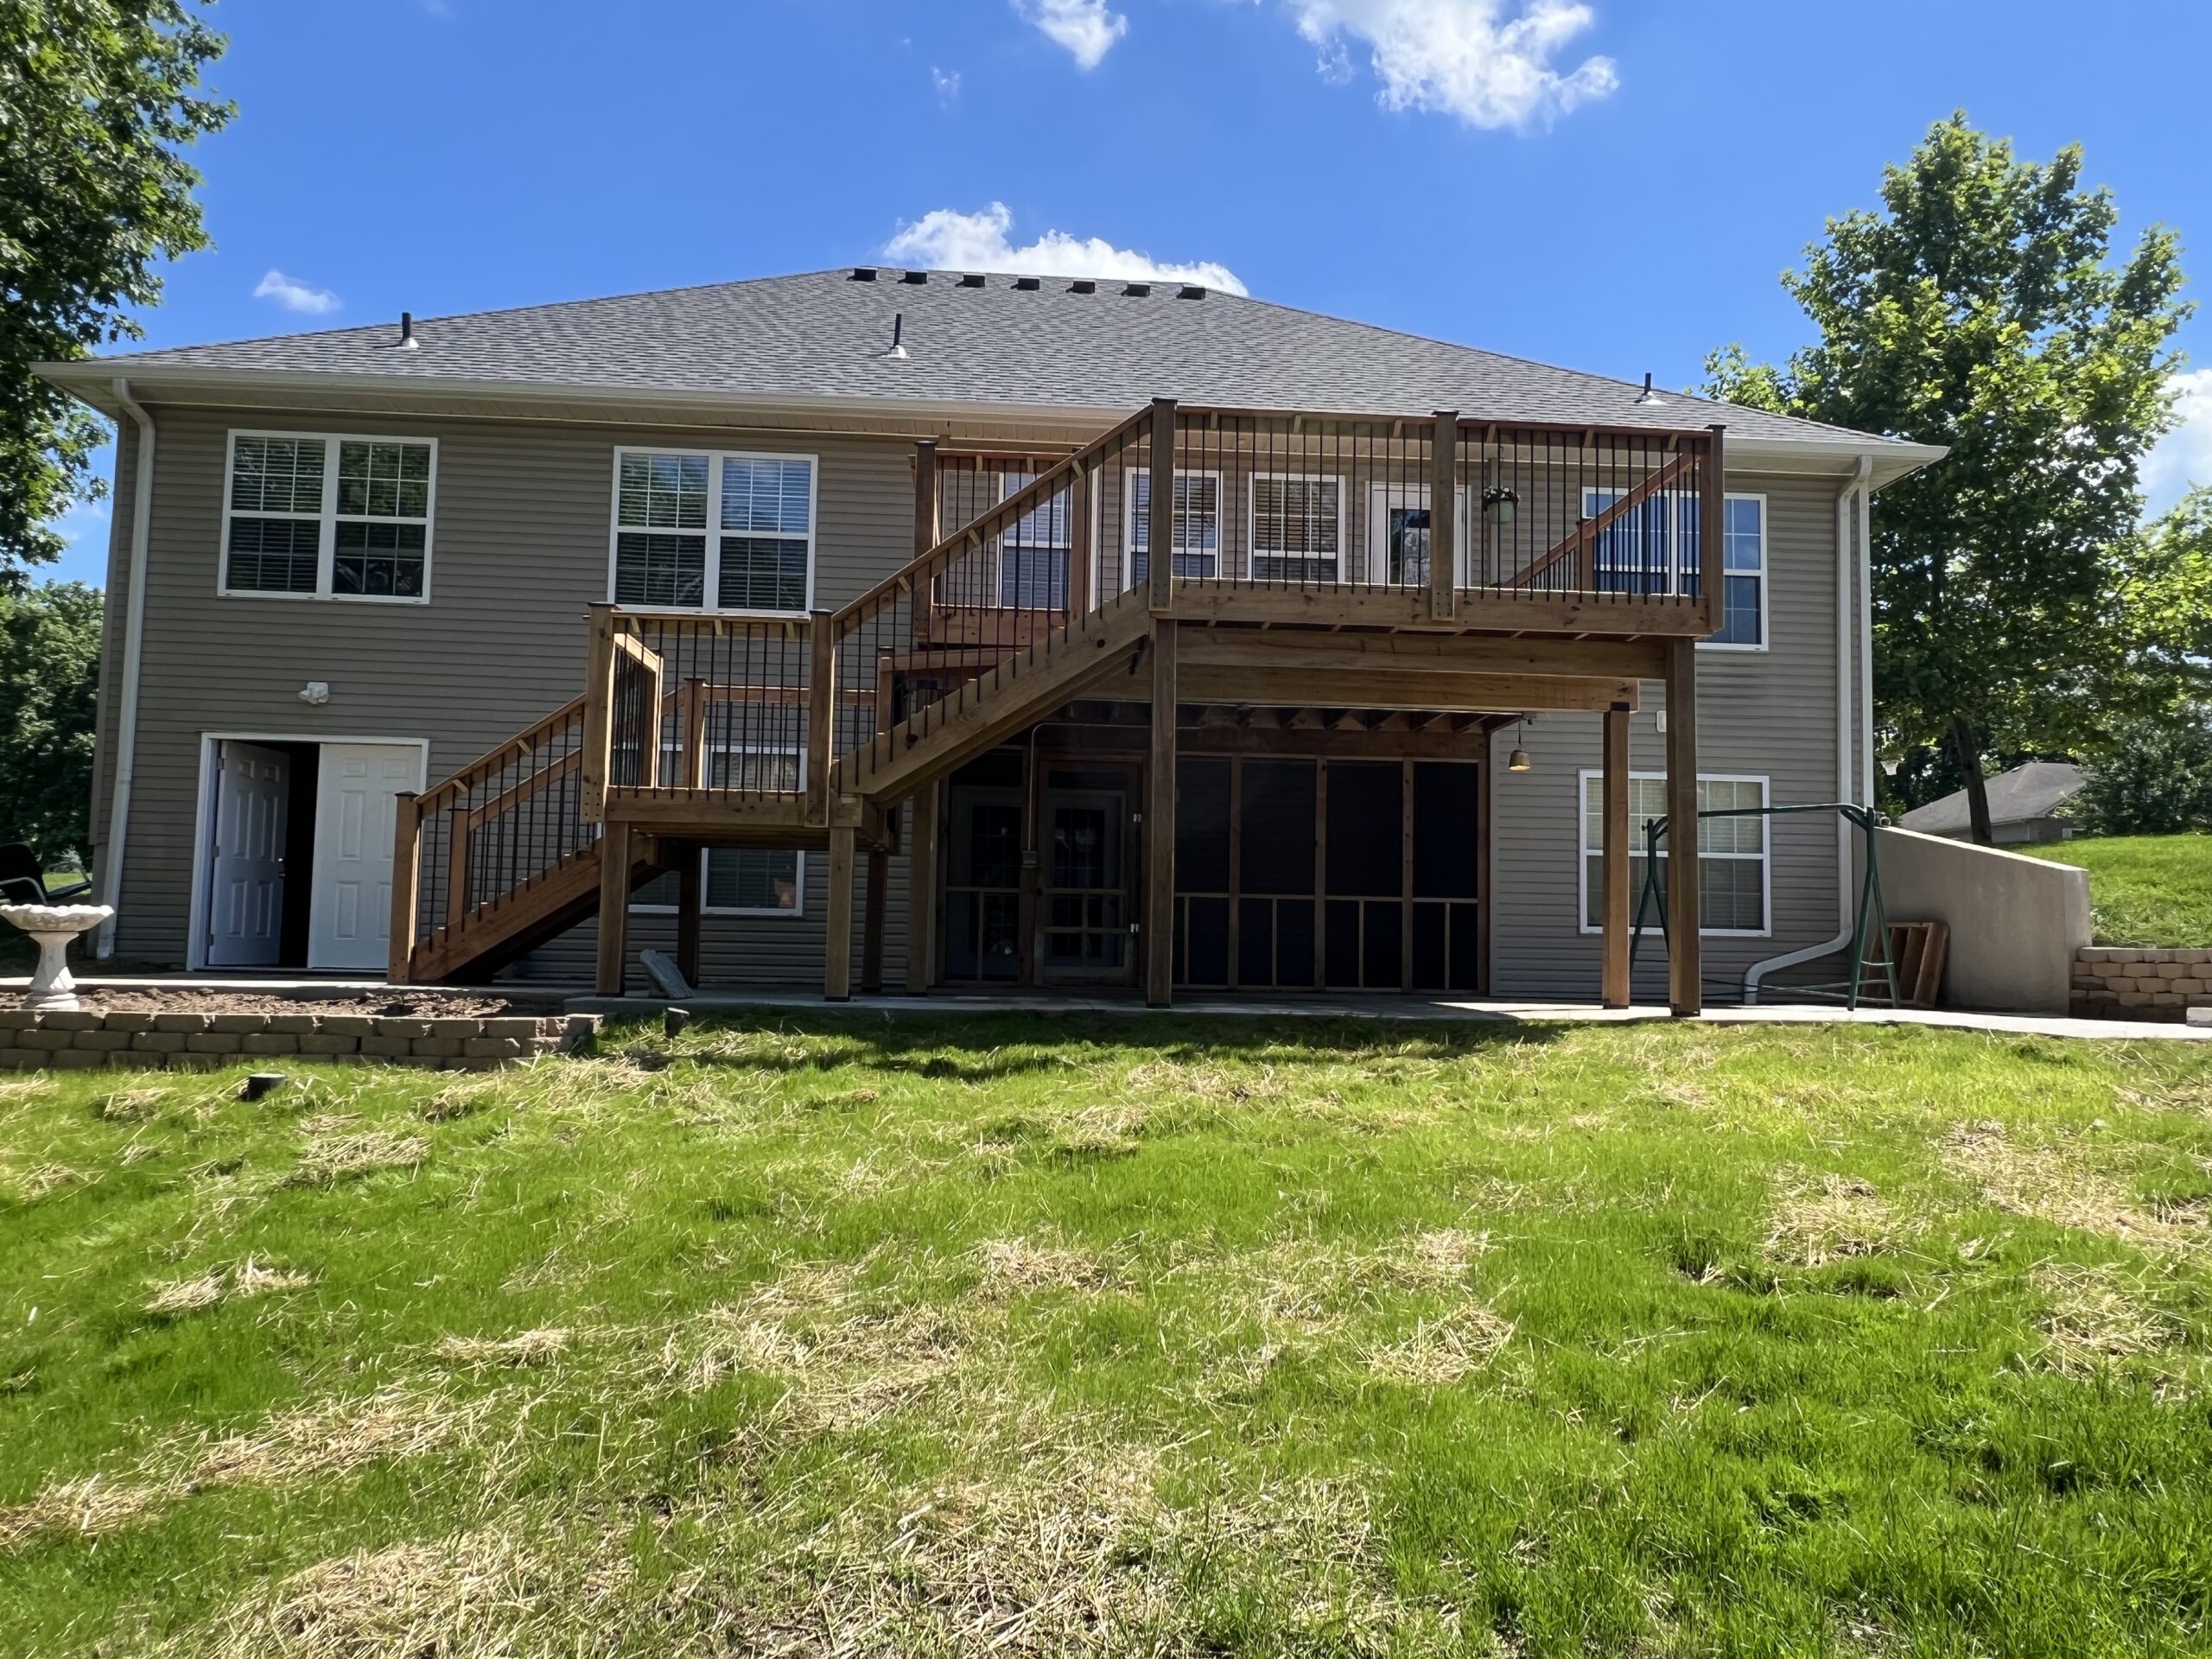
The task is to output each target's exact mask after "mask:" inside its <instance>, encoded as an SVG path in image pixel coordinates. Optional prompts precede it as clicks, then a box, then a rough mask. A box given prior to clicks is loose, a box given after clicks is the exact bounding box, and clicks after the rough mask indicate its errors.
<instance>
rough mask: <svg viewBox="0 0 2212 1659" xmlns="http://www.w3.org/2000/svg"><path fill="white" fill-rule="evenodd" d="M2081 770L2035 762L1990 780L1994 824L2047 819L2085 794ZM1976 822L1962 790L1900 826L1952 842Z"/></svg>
mask: <svg viewBox="0 0 2212 1659" xmlns="http://www.w3.org/2000/svg"><path fill="white" fill-rule="evenodd" d="M2084 781H2085V780H2084V779H2083V778H2082V768H2081V767H2079V766H2075V765H2074V764H2073V763H2072V762H2071V761H2068V760H2031V761H2029V762H2028V763H2027V764H2026V765H2025V766H2015V767H2013V768H2012V771H2010V772H2001V773H1999V775H1998V776H1996V777H1994V778H1992V779H1989V780H1988V781H1987V783H1986V784H1985V785H1983V787H1984V788H1985V789H1986V791H1988V794H1989V822H1990V824H1991V825H1992V827H1994V826H1996V825H1998V824H2000V823H2029V822H2031V820H2033V819H2036V818H2047V817H2050V815H2051V814H2052V813H2054V812H2056V810H2058V809H2059V808H2060V807H2062V806H2063V805H2065V804H2066V803H2067V802H2069V801H2070V800H2072V799H2073V798H2075V796H2076V795H2078V794H2080V793H2081V792H2082V783H2083V782H2084ZM1971 824H1972V816H1971V813H1970V810H1969V809H1968V807H1967V792H1966V791H1964V790H1963V789H1961V790H1958V791H1955V792H1953V793H1951V794H1948V795H1946V796H1944V797H1943V798H1942V799H1941V800H1939V801H1930V802H1929V803H1928V804H1927V805H1925V806H1916V807H1915V808H1913V810H1911V811H1910V812H1908V813H1906V814H1905V815H1904V817H1901V818H1899V819H1898V820H1897V825H1898V827H1899V828H1900V829H1917V830H1919V831H1920V832H1921V833H1922V834H1923V835H1928V836H1950V835H1958V834H1961V833H1963V832H1964V831H1965V830H1966V829H1968V828H1970V827H1971Z"/></svg>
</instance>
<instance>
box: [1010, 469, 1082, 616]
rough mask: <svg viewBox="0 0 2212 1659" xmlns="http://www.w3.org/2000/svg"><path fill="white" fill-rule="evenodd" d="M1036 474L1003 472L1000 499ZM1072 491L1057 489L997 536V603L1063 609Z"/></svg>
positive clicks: (1072, 539)
mask: <svg viewBox="0 0 2212 1659" xmlns="http://www.w3.org/2000/svg"><path fill="white" fill-rule="evenodd" d="M1036 480H1037V475H1036V474H1034V473H1007V474H1003V476H1002V480H1001V483H1000V486H999V499H1000V500H1001V501H1004V500H1007V499H1010V498H1012V497H1014V496H1016V495H1019V494H1020V493H1021V492H1022V491H1023V490H1026V489H1027V488H1028V487H1029V486H1030V485H1032V484H1033V483H1035V482H1036ZM1072 512H1073V493H1072V492H1071V491H1070V490H1067V489H1062V490H1059V491H1057V492H1055V493H1053V494H1052V497H1051V498H1050V499H1047V500H1046V502H1044V504H1043V505H1040V506H1039V507H1037V508H1036V509H1035V510H1034V511H1033V512H1025V513H1024V514H1022V515H1021V518H1020V520H1019V521H1018V522H1017V523H1014V524H1009V525H1008V526H1007V530H1006V533H1005V534H1004V535H1002V536H1001V537H999V603H1000V604H1001V605H1006V606H1010V607H1014V608H1015V609H1017V610H1028V611H1064V610H1065V609H1067V606H1068V556H1069V554H1070V553H1071V552H1072V551H1073V550H1074V548H1075V537H1074V534H1073V531H1074V522H1073V519H1072V518H1071V513H1072Z"/></svg>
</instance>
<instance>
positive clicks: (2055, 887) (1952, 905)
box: [1874, 829, 2089, 1014]
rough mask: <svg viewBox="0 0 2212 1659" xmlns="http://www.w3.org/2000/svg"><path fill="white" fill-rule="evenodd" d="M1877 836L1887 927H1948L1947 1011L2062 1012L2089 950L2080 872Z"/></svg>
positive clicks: (1897, 833) (1912, 837) (1981, 850)
mask: <svg viewBox="0 0 2212 1659" xmlns="http://www.w3.org/2000/svg"><path fill="white" fill-rule="evenodd" d="M1874 833H1875V834H1876V835H1877V836H1879V837H1880V848H1881V853H1880V856H1881V861H1882V899H1883V903H1884V905H1885V907H1886V908H1887V910H1888V912H1889V916H1890V919H1891V921H1893V922H1944V923H1948V925H1949V926H1950V930H1951V941H1950V950H1949V953H1948V957H1947V958H1946V960H1945V962H1944V966H1943V984H1942V991H1941V993H1940V1001H1942V1005H1943V1006H1944V1007H1949V1008H1982V1009H1989V1010H1993V1011H1996V1012H2001V1013H2007V1014H2064V1013H2066V1012H2067V1010H2068V1007H2069V1004H2070V1003H2071V1001H2072V998H2073V980H2074V967H2075V956H2076V953H2077V952H2078V951H2079V950H2081V949H2082V946H2084V945H2086V944H2088V942H2089V874H2088V871H2087V870H2078V869H2075V868H2074V867H2073V866H2072V865H2070V864H2053V863H2051V862H2050V861H2047V860H2044V859H2040V858H2029V857H2026V856H2024V855H2022V854H2019V853H2008V852H2006V851H2005V850H2004V849H2002V848H1999V847H1977V846H1975V845H1974V843H1973V842H1965V841H1948V840H1945V839H1944V838H1942V836H1923V835H1918V834H1916V833H1915V832H1914V831H1912V830H1910V829H1878V830H1876V831H1875V832H1874Z"/></svg>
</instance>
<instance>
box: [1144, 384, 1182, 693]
mask: <svg viewBox="0 0 2212 1659" xmlns="http://www.w3.org/2000/svg"><path fill="white" fill-rule="evenodd" d="M1147 476H1148V477H1149V478H1150V480H1151V482H1150V484H1149V485H1148V486H1147V487H1148V488H1149V489H1150V490H1151V491H1152V504H1151V505H1152V511H1151V512H1150V514H1149V515H1148V517H1147V519H1146V523H1145V559H1146V561H1147V580H1146V582H1145V588H1146V591H1147V594H1148V596H1149V598H1150V600H1151V601H1152V608H1153V609H1154V610H1155V611H1164V610H1166V608H1167V607H1168V606H1169V605H1170V604H1171V603H1172V602H1173V600H1174V596H1175V400H1174V399H1173V397H1155V398H1154V399H1153V400H1152V455H1151V470H1150V472H1149V474H1147ZM1168 683H1169V684H1170V685H1173V683H1174V680H1173V669H1172V668H1171V669H1170V671H1169V681H1168ZM1169 724H1170V725H1171V726H1172V725H1173V721H1172V720H1171V721H1169Z"/></svg>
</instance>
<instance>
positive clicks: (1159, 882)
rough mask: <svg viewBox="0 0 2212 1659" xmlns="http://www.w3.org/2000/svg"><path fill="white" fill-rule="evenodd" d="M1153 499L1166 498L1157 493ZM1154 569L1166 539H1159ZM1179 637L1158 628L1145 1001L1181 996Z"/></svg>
mask: <svg viewBox="0 0 2212 1659" xmlns="http://www.w3.org/2000/svg"><path fill="white" fill-rule="evenodd" d="M1153 500H1154V503H1155V504H1156V503H1157V502H1158V501H1159V500H1160V496H1159V493H1157V491H1155V492H1154V496H1153ZM1152 545H1153V553H1154V559H1155V563H1154V569H1155V570H1157V569H1160V565H1159V564H1158V563H1157V562H1156V561H1157V559H1158V556H1159V553H1160V549H1161V548H1163V547H1164V546H1165V545H1166V543H1165V542H1163V541H1160V540H1157V539H1155V540H1154V543H1153V544H1152ZM1175 637H1176V625H1175V624H1174V623H1173V622H1170V621H1167V620H1164V619H1163V620H1160V621H1158V622H1156V623H1155V624H1154V626H1153V631H1152V756H1151V766H1150V769H1149V770H1150V776H1149V777H1148V778H1147V789H1146V797H1147V798H1146V800H1145V813H1144V841H1145V857H1144V932H1143V939H1144V1000H1145V1002H1146V1005H1147V1007H1155V1008H1164V1007H1168V1006H1169V1005H1170V1004H1172V1003H1173V1001H1174V1000H1175Z"/></svg>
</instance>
